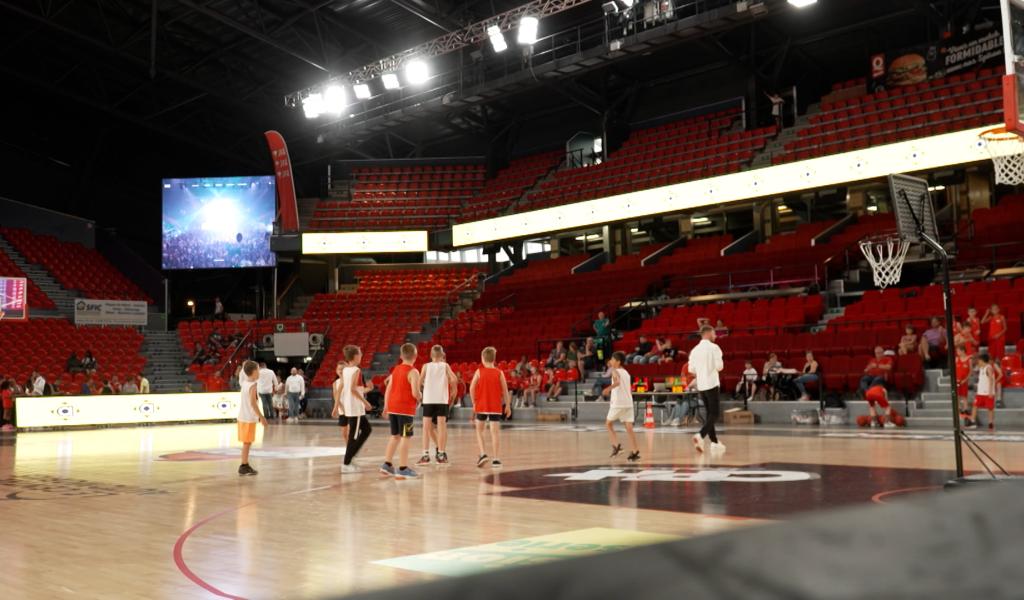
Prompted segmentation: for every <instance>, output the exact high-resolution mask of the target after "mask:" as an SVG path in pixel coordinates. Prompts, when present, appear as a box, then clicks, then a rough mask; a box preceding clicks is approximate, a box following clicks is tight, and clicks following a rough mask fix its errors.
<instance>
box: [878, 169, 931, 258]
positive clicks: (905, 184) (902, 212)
mask: <svg viewBox="0 0 1024 600" xmlns="http://www.w3.org/2000/svg"><path fill="white" fill-rule="evenodd" d="M889 193H890V194H892V206H893V212H894V213H895V215H896V230H897V231H898V232H899V235H900V237H901V238H903V239H904V240H907V241H909V242H913V243H921V242H922V240H921V234H924V235H926V236H928V237H930V238H931V239H932V240H935V241H938V239H939V229H938V226H936V224H935V208H934V207H933V206H932V199H931V194H930V193H929V192H928V181H927V180H924V179H921V178H919V177H911V176H909V175H890V176H889Z"/></svg>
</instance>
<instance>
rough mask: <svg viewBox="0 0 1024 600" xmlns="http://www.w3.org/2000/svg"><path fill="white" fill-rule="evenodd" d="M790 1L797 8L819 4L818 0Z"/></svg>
mask: <svg viewBox="0 0 1024 600" xmlns="http://www.w3.org/2000/svg"><path fill="white" fill-rule="evenodd" d="M789 3H790V4H792V5H793V6H795V7H797V8H807V7H808V6H810V5H812V4H817V3H818V0H789Z"/></svg>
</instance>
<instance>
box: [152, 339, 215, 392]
mask: <svg viewBox="0 0 1024 600" xmlns="http://www.w3.org/2000/svg"><path fill="white" fill-rule="evenodd" d="M142 335H143V340H142V347H141V348H140V349H139V352H140V353H141V354H142V355H143V356H145V357H146V358H147V359H148V361H147V362H146V367H145V368H144V369H143V370H142V373H143V375H145V376H146V379H148V380H149V385H150V388H151V389H152V391H153V392H154V393H162V394H164V393H170V392H181V391H183V390H184V389H185V385H186V384H188V385H190V386H192V389H193V390H196V391H198V390H201V389H202V386H201V385H199V380H198V379H196V378H195V375H193V374H192V373H190V372H188V371H186V370H185V369H186V367H187V366H188V362H189V356H188V354H186V353H185V350H184V349H183V348H182V347H181V342H180V341H179V339H178V334H177V333H175V332H174V331H151V330H148V329H147V330H143V332H142Z"/></svg>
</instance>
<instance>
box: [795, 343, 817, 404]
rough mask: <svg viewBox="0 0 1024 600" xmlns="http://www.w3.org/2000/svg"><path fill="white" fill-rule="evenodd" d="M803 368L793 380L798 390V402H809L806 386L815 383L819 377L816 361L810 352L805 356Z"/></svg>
mask: <svg viewBox="0 0 1024 600" xmlns="http://www.w3.org/2000/svg"><path fill="white" fill-rule="evenodd" d="M805 357H806V359H805V361H804V368H803V370H802V371H801V374H800V376H799V377H797V378H796V379H794V380H793V383H794V384H796V387H797V389H798V390H800V400H810V399H811V397H810V396H809V395H808V394H807V384H808V383H817V382H818V381H819V380H820V378H821V376H820V375H818V361H817V360H815V359H814V353H813V352H811V351H810V350H808V351H807V353H806V354H805Z"/></svg>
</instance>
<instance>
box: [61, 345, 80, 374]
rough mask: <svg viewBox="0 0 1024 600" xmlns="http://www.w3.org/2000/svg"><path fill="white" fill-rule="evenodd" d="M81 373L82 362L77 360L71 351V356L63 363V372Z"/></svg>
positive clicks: (76, 355) (74, 353)
mask: <svg viewBox="0 0 1024 600" xmlns="http://www.w3.org/2000/svg"><path fill="white" fill-rule="evenodd" d="M82 371H83V369H82V361H80V360H79V359H78V354H77V353H76V352H75V351H74V350H72V351H71V356H69V357H68V360H67V362H65V363H64V372H65V373H81V372H82Z"/></svg>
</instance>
